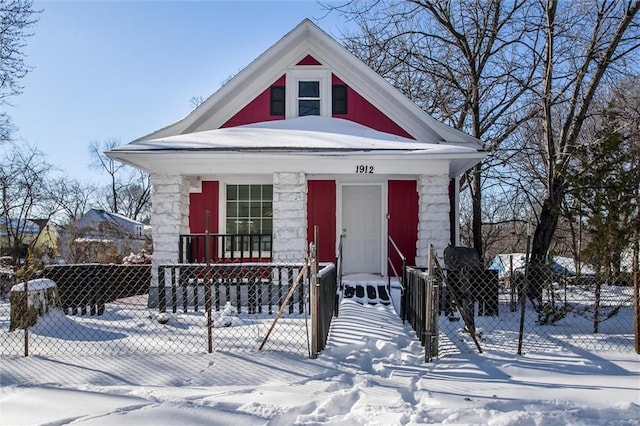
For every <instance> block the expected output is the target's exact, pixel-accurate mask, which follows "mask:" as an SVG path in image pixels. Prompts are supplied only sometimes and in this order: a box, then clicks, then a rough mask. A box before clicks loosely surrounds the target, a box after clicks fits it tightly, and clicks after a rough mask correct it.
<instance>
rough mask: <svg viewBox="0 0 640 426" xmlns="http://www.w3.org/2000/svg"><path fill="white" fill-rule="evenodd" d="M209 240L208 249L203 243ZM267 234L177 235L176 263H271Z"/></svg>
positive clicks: (269, 238) (270, 237)
mask: <svg viewBox="0 0 640 426" xmlns="http://www.w3.org/2000/svg"><path fill="white" fill-rule="evenodd" d="M207 238H209V243H208V247H207V244H206V243H205V241H206V240H207ZM272 242H273V237H272V235H271V234H209V236H208V237H207V234H205V233H203V234H180V242H179V247H178V254H179V258H178V262H179V263H205V262H206V257H207V248H208V249H209V251H208V253H209V255H210V259H209V260H210V261H211V262H212V263H238V262H240V263H241V262H271V259H272V257H271V246H272Z"/></svg>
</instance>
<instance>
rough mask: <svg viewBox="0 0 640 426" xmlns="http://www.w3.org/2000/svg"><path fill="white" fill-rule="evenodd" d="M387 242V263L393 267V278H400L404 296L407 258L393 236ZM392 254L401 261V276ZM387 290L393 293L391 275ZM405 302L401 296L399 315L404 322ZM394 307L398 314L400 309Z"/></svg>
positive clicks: (388, 278) (389, 275)
mask: <svg viewBox="0 0 640 426" xmlns="http://www.w3.org/2000/svg"><path fill="white" fill-rule="evenodd" d="M387 240H388V249H387V253H388V254H387V263H388V265H389V266H390V267H391V270H392V271H393V276H394V277H396V278H398V281H399V282H400V294H401V295H403V294H404V286H405V283H406V281H407V257H406V256H405V255H404V254H402V252H401V251H400V249H399V248H398V245H397V244H396V242H395V241H394V240H393V238H391V235H389V237H388V238H387ZM392 249H393V250H392ZM391 254H396V255H397V258H398V260H400V261H401V264H402V271H401V273H400V274H398V271H397V270H396V267H395V265H394V262H393V259H392V258H391ZM387 290H388V291H391V274H390V273H387ZM404 301H405V298H404V297H402V296H401V298H400V310H399V314H400V318H402V319H403V321H404V315H405V313H404V311H405V305H404ZM394 307H395V308H396V312H398V307H397V306H394Z"/></svg>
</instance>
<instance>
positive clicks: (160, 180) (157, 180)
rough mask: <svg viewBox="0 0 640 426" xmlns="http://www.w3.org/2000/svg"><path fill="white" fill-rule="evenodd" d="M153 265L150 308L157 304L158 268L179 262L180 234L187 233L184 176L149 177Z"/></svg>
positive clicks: (187, 190)
mask: <svg viewBox="0 0 640 426" xmlns="http://www.w3.org/2000/svg"><path fill="white" fill-rule="evenodd" d="M150 178H151V186H152V188H153V192H152V195H151V202H152V213H151V226H152V233H153V261H152V264H151V288H150V289H149V302H148V305H149V307H156V306H157V304H158V265H161V264H167V263H169V264H170V263H177V262H178V248H179V234H186V233H189V183H188V181H187V179H186V178H185V177H184V176H181V175H170V174H163V173H152V174H151V176H150Z"/></svg>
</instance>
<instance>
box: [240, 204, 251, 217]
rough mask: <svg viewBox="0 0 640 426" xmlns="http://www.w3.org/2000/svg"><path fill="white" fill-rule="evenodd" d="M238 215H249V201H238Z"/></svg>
mask: <svg viewBox="0 0 640 426" xmlns="http://www.w3.org/2000/svg"><path fill="white" fill-rule="evenodd" d="M238 217H240V218H243V217H249V202H248V201H241V202H239V203H238Z"/></svg>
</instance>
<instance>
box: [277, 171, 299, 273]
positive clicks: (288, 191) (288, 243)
mask: <svg viewBox="0 0 640 426" xmlns="http://www.w3.org/2000/svg"><path fill="white" fill-rule="evenodd" d="M306 252H307V179H306V176H305V174H304V173H303V172H283V173H274V174H273V247H272V257H273V261H274V262H302V261H304V259H305V256H306Z"/></svg>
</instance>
